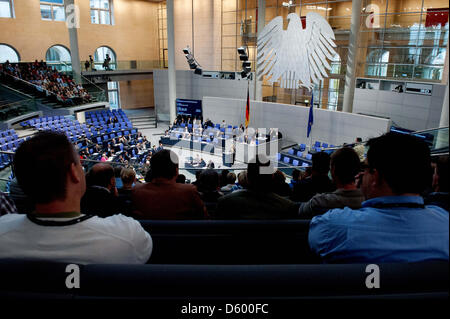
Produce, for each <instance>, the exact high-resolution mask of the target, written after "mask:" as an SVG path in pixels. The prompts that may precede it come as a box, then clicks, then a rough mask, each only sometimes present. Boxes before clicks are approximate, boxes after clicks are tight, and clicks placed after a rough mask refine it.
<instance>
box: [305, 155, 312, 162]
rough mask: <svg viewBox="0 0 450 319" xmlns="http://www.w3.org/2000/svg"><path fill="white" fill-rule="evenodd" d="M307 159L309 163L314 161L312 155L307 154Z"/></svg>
mask: <svg viewBox="0 0 450 319" xmlns="http://www.w3.org/2000/svg"><path fill="white" fill-rule="evenodd" d="M306 159H307V160H309V161H310V160H312V155H311V154H309V153H308V154H306Z"/></svg>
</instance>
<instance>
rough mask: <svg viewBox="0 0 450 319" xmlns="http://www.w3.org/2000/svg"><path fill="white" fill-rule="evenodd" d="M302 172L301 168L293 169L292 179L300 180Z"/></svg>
mask: <svg viewBox="0 0 450 319" xmlns="http://www.w3.org/2000/svg"><path fill="white" fill-rule="evenodd" d="M300 173H301V172H300V170H298V169H296V168H294V170H293V171H292V180H293V181H298V180H299V179H300Z"/></svg>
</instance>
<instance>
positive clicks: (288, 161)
mask: <svg viewBox="0 0 450 319" xmlns="http://www.w3.org/2000/svg"><path fill="white" fill-rule="evenodd" d="M290 161H291V159H290V158H289V157H285V158H283V162H285V163H286V164H289V163H290Z"/></svg>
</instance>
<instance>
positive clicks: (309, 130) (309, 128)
mask: <svg viewBox="0 0 450 319" xmlns="http://www.w3.org/2000/svg"><path fill="white" fill-rule="evenodd" d="M313 99H314V93H313V94H311V106H310V107H309V119H308V133H307V134H306V137H309V134H310V133H311V127H312V125H313V123H314V115H313V108H314V103H313Z"/></svg>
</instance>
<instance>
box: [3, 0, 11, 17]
mask: <svg viewBox="0 0 450 319" xmlns="http://www.w3.org/2000/svg"><path fill="white" fill-rule="evenodd" d="M12 17H13V6H12V3H11V0H0V18H12Z"/></svg>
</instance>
